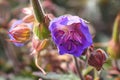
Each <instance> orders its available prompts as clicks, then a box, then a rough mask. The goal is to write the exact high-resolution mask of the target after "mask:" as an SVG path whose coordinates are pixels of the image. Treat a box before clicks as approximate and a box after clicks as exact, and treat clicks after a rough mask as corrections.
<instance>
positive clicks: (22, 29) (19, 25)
mask: <svg viewBox="0 0 120 80" xmlns="http://www.w3.org/2000/svg"><path fill="white" fill-rule="evenodd" d="M30 32H31V24H26V23H24V22H23V21H22V20H18V21H16V22H15V23H14V24H13V25H12V26H11V28H10V29H9V37H10V40H9V41H11V42H13V43H14V44H15V45H16V46H23V45H24V43H25V42H26V41H28V40H29V39H30Z"/></svg>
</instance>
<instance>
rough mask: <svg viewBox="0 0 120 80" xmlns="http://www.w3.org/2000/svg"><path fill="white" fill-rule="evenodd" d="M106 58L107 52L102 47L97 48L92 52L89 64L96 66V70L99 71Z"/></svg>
mask: <svg viewBox="0 0 120 80" xmlns="http://www.w3.org/2000/svg"><path fill="white" fill-rule="evenodd" d="M106 59H107V56H106V53H105V52H104V51H103V50H102V49H97V50H96V51H94V52H92V53H91V55H90V57H89V59H88V64H89V65H91V66H93V67H95V68H96V70H98V71H99V70H100V69H101V68H102V65H103V64H104V62H105V61H106Z"/></svg>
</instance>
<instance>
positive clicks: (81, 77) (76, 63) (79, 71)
mask: <svg viewBox="0 0 120 80" xmlns="http://www.w3.org/2000/svg"><path fill="white" fill-rule="evenodd" d="M74 61H75V65H76V71H77V74H78V76H79V78H80V79H81V80H84V77H83V76H82V73H81V70H80V69H79V65H78V60H77V58H76V57H74Z"/></svg>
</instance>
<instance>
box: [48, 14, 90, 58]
mask: <svg viewBox="0 0 120 80" xmlns="http://www.w3.org/2000/svg"><path fill="white" fill-rule="evenodd" d="M49 30H50V31H51V35H52V39H53V41H54V42H55V44H56V45H57V48H58V50H59V53H60V54H65V53H68V54H72V55H74V56H77V57H79V56H80V55H81V54H82V53H83V51H84V50H85V49H86V48H88V47H89V46H90V45H91V44H92V36H91V34H90V32H89V30H88V26H87V24H86V23H85V20H83V19H82V18H79V17H78V16H72V15H64V16H60V17H58V18H55V19H53V20H52V21H51V22H50V25H49Z"/></svg>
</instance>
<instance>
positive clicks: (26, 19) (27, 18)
mask: <svg viewBox="0 0 120 80" xmlns="http://www.w3.org/2000/svg"><path fill="white" fill-rule="evenodd" d="M34 20H35V18H34V15H33V14H29V15H26V16H25V17H24V18H23V22H25V23H30V22H34Z"/></svg>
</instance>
